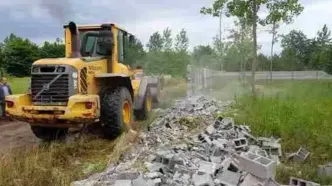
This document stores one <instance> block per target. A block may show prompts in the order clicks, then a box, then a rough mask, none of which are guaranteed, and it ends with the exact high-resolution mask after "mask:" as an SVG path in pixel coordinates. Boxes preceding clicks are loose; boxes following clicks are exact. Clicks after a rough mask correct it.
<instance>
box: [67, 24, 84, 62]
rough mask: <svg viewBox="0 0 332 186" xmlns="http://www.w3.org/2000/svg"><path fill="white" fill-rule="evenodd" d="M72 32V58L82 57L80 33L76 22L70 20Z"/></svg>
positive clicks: (69, 25)
mask: <svg viewBox="0 0 332 186" xmlns="http://www.w3.org/2000/svg"><path fill="white" fill-rule="evenodd" d="M68 27H69V30H70V33H71V50H72V52H71V56H70V57H72V58H76V57H81V53H80V48H81V46H80V35H79V31H78V29H77V26H76V24H75V23H74V22H72V21H71V22H69V24H68Z"/></svg>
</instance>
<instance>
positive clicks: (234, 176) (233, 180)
mask: <svg viewBox="0 0 332 186" xmlns="http://www.w3.org/2000/svg"><path fill="white" fill-rule="evenodd" d="M240 177H241V173H237V172H232V171H228V170H225V171H223V172H221V173H219V174H218V175H217V178H216V179H217V180H219V182H220V183H221V184H224V185H227V186H237V185H238V183H239V181H240Z"/></svg>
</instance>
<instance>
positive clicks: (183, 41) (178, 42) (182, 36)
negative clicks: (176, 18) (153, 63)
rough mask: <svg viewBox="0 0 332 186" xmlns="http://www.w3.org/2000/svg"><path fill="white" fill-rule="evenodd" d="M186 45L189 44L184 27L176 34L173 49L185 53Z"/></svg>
mask: <svg viewBox="0 0 332 186" xmlns="http://www.w3.org/2000/svg"><path fill="white" fill-rule="evenodd" d="M188 46H189V39H188V36H187V32H186V31H185V30H184V29H182V30H181V31H180V33H178V34H177V35H176V39H175V50H176V51H177V52H182V53H187V52H188V51H187V50H188Z"/></svg>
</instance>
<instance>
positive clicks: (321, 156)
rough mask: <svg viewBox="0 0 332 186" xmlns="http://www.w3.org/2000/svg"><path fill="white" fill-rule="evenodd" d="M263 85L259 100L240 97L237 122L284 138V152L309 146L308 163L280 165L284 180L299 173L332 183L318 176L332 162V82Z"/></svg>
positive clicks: (269, 134) (312, 178)
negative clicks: (319, 167)
mask: <svg viewBox="0 0 332 186" xmlns="http://www.w3.org/2000/svg"><path fill="white" fill-rule="evenodd" d="M263 86H264V91H263V93H262V94H261V95H260V96H258V97H257V98H256V99H254V98H252V97H251V96H249V95H244V96H241V97H239V98H237V99H236V104H235V105H233V108H235V109H237V111H236V113H237V114H236V116H235V119H236V121H237V122H238V123H246V124H248V125H250V127H251V129H252V130H253V133H254V134H255V135H257V136H272V135H273V136H278V137H281V138H282V142H281V143H282V148H283V151H284V152H296V151H297V150H298V149H299V148H300V147H301V146H305V147H307V148H308V149H309V151H310V152H311V154H310V158H309V159H308V160H307V161H306V162H304V163H294V162H286V163H284V165H283V166H280V167H279V170H278V171H279V172H278V175H277V179H278V180H279V181H281V182H282V183H287V182H288V180H289V176H297V177H301V178H304V179H309V180H313V181H316V182H319V183H321V184H332V178H324V179H320V178H318V177H317V166H318V165H320V164H325V163H328V162H330V161H332V141H331V140H332V123H331V122H332V82H329V81H293V82H292V81H276V82H273V83H271V84H266V85H263ZM290 165H291V166H290ZM289 166H290V167H294V168H292V169H291V168H289Z"/></svg>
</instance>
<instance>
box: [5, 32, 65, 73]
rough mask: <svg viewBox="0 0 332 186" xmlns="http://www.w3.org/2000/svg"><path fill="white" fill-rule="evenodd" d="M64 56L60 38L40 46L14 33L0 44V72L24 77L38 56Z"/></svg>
mask: <svg viewBox="0 0 332 186" xmlns="http://www.w3.org/2000/svg"><path fill="white" fill-rule="evenodd" d="M64 56H65V46H64V44H63V43H62V41H61V40H60V39H57V40H56V42H54V43H50V42H47V41H46V42H44V44H43V45H42V46H41V47H38V46H37V45H36V44H34V43H32V42H31V41H30V40H28V39H24V38H21V37H19V36H16V35H15V34H11V35H10V36H8V37H7V38H6V39H5V40H4V42H3V44H0V74H1V75H3V74H5V72H6V73H7V74H8V75H12V76H18V77H24V76H28V75H30V66H31V65H32V63H33V62H34V61H36V60H38V59H40V58H57V57H64Z"/></svg>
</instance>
